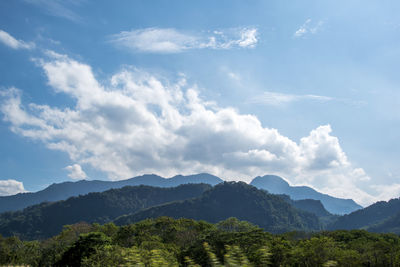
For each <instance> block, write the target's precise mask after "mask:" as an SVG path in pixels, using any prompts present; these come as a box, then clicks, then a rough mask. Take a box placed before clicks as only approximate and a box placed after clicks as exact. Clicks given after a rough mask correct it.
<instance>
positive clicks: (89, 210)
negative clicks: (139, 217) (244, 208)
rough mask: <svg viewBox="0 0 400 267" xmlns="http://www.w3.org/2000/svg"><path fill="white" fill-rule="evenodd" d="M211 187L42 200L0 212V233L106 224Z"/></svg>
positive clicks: (28, 235)
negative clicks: (43, 201) (86, 224)
mask: <svg viewBox="0 0 400 267" xmlns="http://www.w3.org/2000/svg"><path fill="white" fill-rule="evenodd" d="M210 188H211V186H210V185H206V184H187V185H180V186H178V187H173V188H159V187H150V186H136V187H131V186H127V187H123V188H121V189H111V190H108V191H105V192H102V193H89V194H87V195H84V196H79V197H72V198H69V199H67V200H63V201H58V202H51V203H42V204H39V205H34V206H30V207H28V208H26V209H24V210H23V211H15V212H5V213H2V214H0V234H1V235H3V236H11V235H14V234H16V235H18V236H20V237H21V238H24V239H41V238H46V237H50V236H52V235H55V234H57V233H59V232H60V231H61V230H62V227H63V225H66V224H73V223H77V222H82V221H85V222H88V223H92V222H98V223H105V222H109V221H111V220H113V219H114V218H116V217H118V216H121V215H123V214H128V213H133V212H136V211H138V210H140V209H143V208H147V207H151V206H154V205H159V204H162V203H167V202H171V201H176V200H184V199H189V198H193V197H197V196H200V195H201V194H202V193H203V192H204V191H206V190H208V189H210Z"/></svg>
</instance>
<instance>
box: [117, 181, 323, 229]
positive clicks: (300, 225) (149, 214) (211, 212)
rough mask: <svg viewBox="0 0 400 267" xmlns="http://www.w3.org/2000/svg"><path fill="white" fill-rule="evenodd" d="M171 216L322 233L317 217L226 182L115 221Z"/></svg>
mask: <svg viewBox="0 0 400 267" xmlns="http://www.w3.org/2000/svg"><path fill="white" fill-rule="evenodd" d="M159 216H168V217H172V218H176V219H178V218H189V219H196V220H205V221H207V222H211V223H217V222H219V221H222V220H225V219H227V218H229V217H235V218H237V219H239V220H245V221H249V222H251V223H253V224H256V225H258V226H259V227H262V228H264V229H265V230H267V231H269V232H272V233H282V232H286V231H292V230H302V231H307V230H321V229H322V225H321V223H320V222H319V220H318V217H317V216H316V215H315V214H313V213H310V212H307V211H304V210H300V209H296V208H295V207H294V206H292V205H290V204H289V203H288V202H286V201H285V200H283V199H282V198H281V197H280V196H277V195H272V194H269V193H267V192H265V191H263V190H259V189H257V188H255V187H253V186H251V185H248V184H246V183H243V182H238V183H235V182H224V183H221V184H218V185H216V186H214V187H213V188H212V189H210V190H207V191H206V192H204V193H203V194H202V195H201V196H200V197H198V198H193V199H190V200H185V201H178V202H172V203H167V204H163V205H159V206H156V207H151V208H148V209H144V210H142V211H139V212H137V213H134V214H132V215H125V216H122V217H120V218H118V219H116V220H115V223H116V224H117V225H124V224H130V223H135V222H138V221H141V220H144V219H147V218H157V217H159Z"/></svg>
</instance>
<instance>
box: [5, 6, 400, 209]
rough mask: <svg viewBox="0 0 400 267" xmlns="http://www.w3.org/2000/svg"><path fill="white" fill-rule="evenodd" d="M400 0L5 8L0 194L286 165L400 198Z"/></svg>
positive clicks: (344, 192)
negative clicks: (82, 181) (82, 182)
mask: <svg viewBox="0 0 400 267" xmlns="http://www.w3.org/2000/svg"><path fill="white" fill-rule="evenodd" d="M399 8H400V3H398V2H397V1H379V2H376V1H368V2H366V1H290V3H289V2H287V1H278V0H276V1H251V2H250V1H233V0H230V1H117V2H115V1H88V0H71V1H59V0H55V1H50V0H18V1H14V0H6V1H1V2H0V58H1V60H0V73H1V76H0V90H1V93H0V101H1V102H0V104H1V110H0V113H1V114H0V115H1V118H2V120H1V122H0V138H1V139H0V140H1V142H0V170H1V171H0V194H2V195H7V194H13V193H17V192H20V191H24V190H27V191H37V190H40V189H42V188H44V187H45V186H47V185H49V184H51V183H55V182H61V181H66V180H71V179H72V180H73V179H104V180H106V179H111V180H118V179H125V178H129V177H132V176H136V175H140V174H144V173H156V174H159V175H161V176H164V177H170V176H173V175H175V174H178V173H181V174H190V173H197V172H209V173H212V174H215V175H218V176H220V177H221V178H223V179H226V180H244V181H249V180H251V178H253V177H255V176H257V175H263V174H272V173H273V174H278V175H281V176H282V177H284V178H286V179H287V180H288V181H289V182H290V183H291V184H293V185H309V186H313V187H314V188H316V189H317V190H319V191H322V192H325V193H329V194H331V195H335V196H339V197H345V198H353V199H355V200H356V201H357V202H359V203H360V204H363V205H367V204H370V203H372V202H374V201H377V200H381V199H389V198H393V197H398V196H399V194H400V181H399V178H400V167H399V165H398V158H399V156H400V142H398V138H399V132H400V112H399V104H400V90H399V88H398V87H399V85H400V76H399V75H398V69H399V66H398V65H399V62H400V48H399V43H400V18H399V17H398V14H399V11H400V10H399Z"/></svg>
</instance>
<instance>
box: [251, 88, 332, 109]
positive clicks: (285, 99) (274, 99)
mask: <svg viewBox="0 0 400 267" xmlns="http://www.w3.org/2000/svg"><path fill="white" fill-rule="evenodd" d="M301 100H312V101H319V102H326V101H331V100H334V98H332V97H329V96H320V95H294V94H284V93H277V92H270V91H265V92H263V94H262V95H258V96H255V97H252V98H250V99H249V101H248V102H249V103H252V104H266V105H273V106H280V105H284V104H289V103H291V102H297V101H301Z"/></svg>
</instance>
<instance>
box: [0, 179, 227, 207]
mask: <svg viewBox="0 0 400 267" xmlns="http://www.w3.org/2000/svg"><path fill="white" fill-rule="evenodd" d="M220 182H222V180H221V179H220V178H218V177H216V176H213V175H211V174H207V173H201V174H196V175H188V176H182V175H177V176H174V177H172V178H168V179H166V178H163V177H160V176H158V175H154V174H151V175H142V176H137V177H134V178H131V179H127V180H122V181H114V182H112V181H98V180H94V181H87V180H83V181H77V182H64V183H59V184H52V185H50V186H49V187H47V188H45V189H44V190H41V191H38V192H35V193H21V194H17V195H13V196H2V197H0V212H4V211H14V210H21V209H23V208H26V207H28V206H31V205H35V204H39V203H42V202H45V201H58V200H65V199H67V198H69V197H73V196H79V195H85V194H88V193H91V192H103V191H106V190H109V189H113V188H121V187H124V186H128V185H129V186H136V185H149V186H158V187H174V186H178V185H180V184H188V183H205V184H211V185H216V184H218V183H220Z"/></svg>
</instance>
